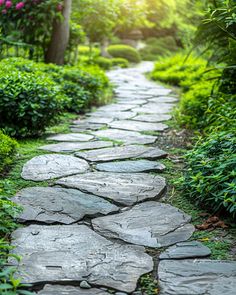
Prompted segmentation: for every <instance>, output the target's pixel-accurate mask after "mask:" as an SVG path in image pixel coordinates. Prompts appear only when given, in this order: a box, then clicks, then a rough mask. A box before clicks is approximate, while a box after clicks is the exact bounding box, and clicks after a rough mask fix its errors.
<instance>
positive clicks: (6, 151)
mask: <svg viewBox="0 0 236 295" xmlns="http://www.w3.org/2000/svg"><path fill="white" fill-rule="evenodd" d="M0 142H1V145H0V173H1V172H2V171H3V170H4V169H6V168H7V167H8V166H9V165H11V163H12V162H13V159H14V156H15V154H16V149H17V147H18V144H17V142H16V140H14V139H12V138H10V137H9V136H7V135H5V134H4V133H3V132H2V131H1V130H0Z"/></svg>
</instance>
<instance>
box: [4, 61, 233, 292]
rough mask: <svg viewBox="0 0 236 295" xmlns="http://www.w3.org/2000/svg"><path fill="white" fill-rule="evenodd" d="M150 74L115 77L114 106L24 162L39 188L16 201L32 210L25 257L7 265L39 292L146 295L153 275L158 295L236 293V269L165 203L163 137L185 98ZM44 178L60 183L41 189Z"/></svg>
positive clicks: (16, 240) (20, 244)
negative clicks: (144, 286)
mask: <svg viewBox="0 0 236 295" xmlns="http://www.w3.org/2000/svg"><path fill="white" fill-rule="evenodd" d="M152 67H153V64H152V63H149V62H143V63H141V64H140V65H138V66H136V67H133V68H128V69H116V70H113V71H110V72H108V76H109V79H110V81H111V82H112V83H114V85H115V86H116V88H115V92H116V95H115V100H116V102H114V103H112V104H109V105H106V106H102V107H100V108H98V109H97V110H96V111H94V112H91V113H88V114H87V115H86V116H85V118H83V119H78V120H75V121H74V122H73V123H72V124H71V127H70V128H71V132H70V133H68V134H56V135H53V136H50V137H48V141H49V143H48V144H47V145H45V146H42V147H40V149H41V150H44V151H47V152H48V153H47V154H44V155H41V156H37V157H34V158H33V159H31V160H30V161H28V162H27V163H25V165H24V167H23V170H22V173H21V176H22V178H24V179H25V180H31V181H35V186H33V187H28V188H25V189H22V190H21V191H19V192H18V193H17V194H16V195H15V197H14V198H13V200H14V201H15V202H16V203H18V204H19V205H21V206H22V207H23V209H24V210H23V212H22V214H21V216H20V217H19V222H20V223H22V224H23V225H24V227H21V228H18V229H17V230H15V231H14V232H13V233H12V246H14V249H13V250H12V253H14V254H17V255H19V256H21V257H22V260H21V261H20V262H19V264H16V262H14V261H13V260H12V261H11V260H10V261H9V263H10V264H12V265H17V275H18V276H19V277H21V278H22V280H23V282H24V283H30V284H32V285H33V287H35V288H36V289H35V290H36V293H37V294H39V295H60V294H61V295H63V294H64V295H106V294H107V295H108V294H116V295H126V294H133V295H142V294H146V293H143V292H142V291H141V289H140V286H139V279H140V277H141V276H143V275H145V274H148V273H152V274H153V276H154V279H157V280H158V285H159V289H160V290H159V294H160V295H205V294H208V295H213V294H214V295H220V294H225V295H233V294H235V290H236V262H230V261H214V260H210V259H209V256H210V254H211V251H210V250H209V248H207V247H206V246H204V245H202V244H201V243H200V242H198V241H192V240H191V237H192V234H193V232H194V230H195V229H194V226H193V225H192V224H191V216H189V215H188V214H185V213H184V212H182V211H181V210H179V209H178V208H175V207H173V206H171V205H169V204H166V203H164V202H162V197H163V196H164V195H165V194H166V188H167V185H168V184H167V183H166V180H165V178H164V177H163V176H162V172H163V171H164V170H165V165H164V164H163V163H162V159H163V158H165V157H167V153H166V152H165V151H164V150H161V149H159V148H158V147H157V145H158V134H159V133H161V132H164V131H165V130H167V129H168V128H169V127H168V124H166V121H167V120H169V119H171V110H172V109H173V107H174V106H175V104H176V102H177V101H178V98H177V97H176V95H175V94H174V93H172V90H171V89H167V88H165V87H163V86H161V85H158V84H156V83H154V82H152V81H149V80H148V79H147V78H146V77H145V73H146V72H148V71H150V70H151V69H152ZM44 180H50V182H52V184H53V185H52V186H50V187H40V186H37V182H39V181H44ZM160 252H161V254H160V255H156V254H157V253H160ZM151 253H153V254H151Z"/></svg>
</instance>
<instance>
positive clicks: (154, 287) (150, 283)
mask: <svg viewBox="0 0 236 295" xmlns="http://www.w3.org/2000/svg"><path fill="white" fill-rule="evenodd" d="M140 285H141V289H142V290H143V291H144V292H145V294H147V295H156V294H158V283H157V280H155V279H154V278H153V277H152V275H150V274H147V275H144V276H142V277H141V279H140Z"/></svg>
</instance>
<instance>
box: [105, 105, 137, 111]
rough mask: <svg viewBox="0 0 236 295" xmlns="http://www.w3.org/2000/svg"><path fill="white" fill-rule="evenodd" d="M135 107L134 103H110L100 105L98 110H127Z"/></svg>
mask: <svg viewBox="0 0 236 295" xmlns="http://www.w3.org/2000/svg"><path fill="white" fill-rule="evenodd" d="M135 107H137V105H136V104H135V103H134V104H117V103H116V104H112V105H107V106H104V107H100V108H99V111H105V112H121V111H129V110H131V109H132V108H135Z"/></svg>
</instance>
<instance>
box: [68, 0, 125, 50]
mask: <svg viewBox="0 0 236 295" xmlns="http://www.w3.org/2000/svg"><path fill="white" fill-rule="evenodd" d="M118 4H119V1H118V0H96V1H94V0H76V1H74V6H73V14H72V19H73V21H75V22H77V23H79V24H81V25H82V27H83V29H84V31H85V33H86V36H87V38H88V40H89V44H90V46H92V44H93V43H96V42H98V43H100V44H101V45H102V46H101V47H102V49H103V47H104V46H103V45H104V43H106V40H107V39H108V38H109V37H111V35H112V31H113V29H114V27H115V25H116V21H117V18H118Z"/></svg>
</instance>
